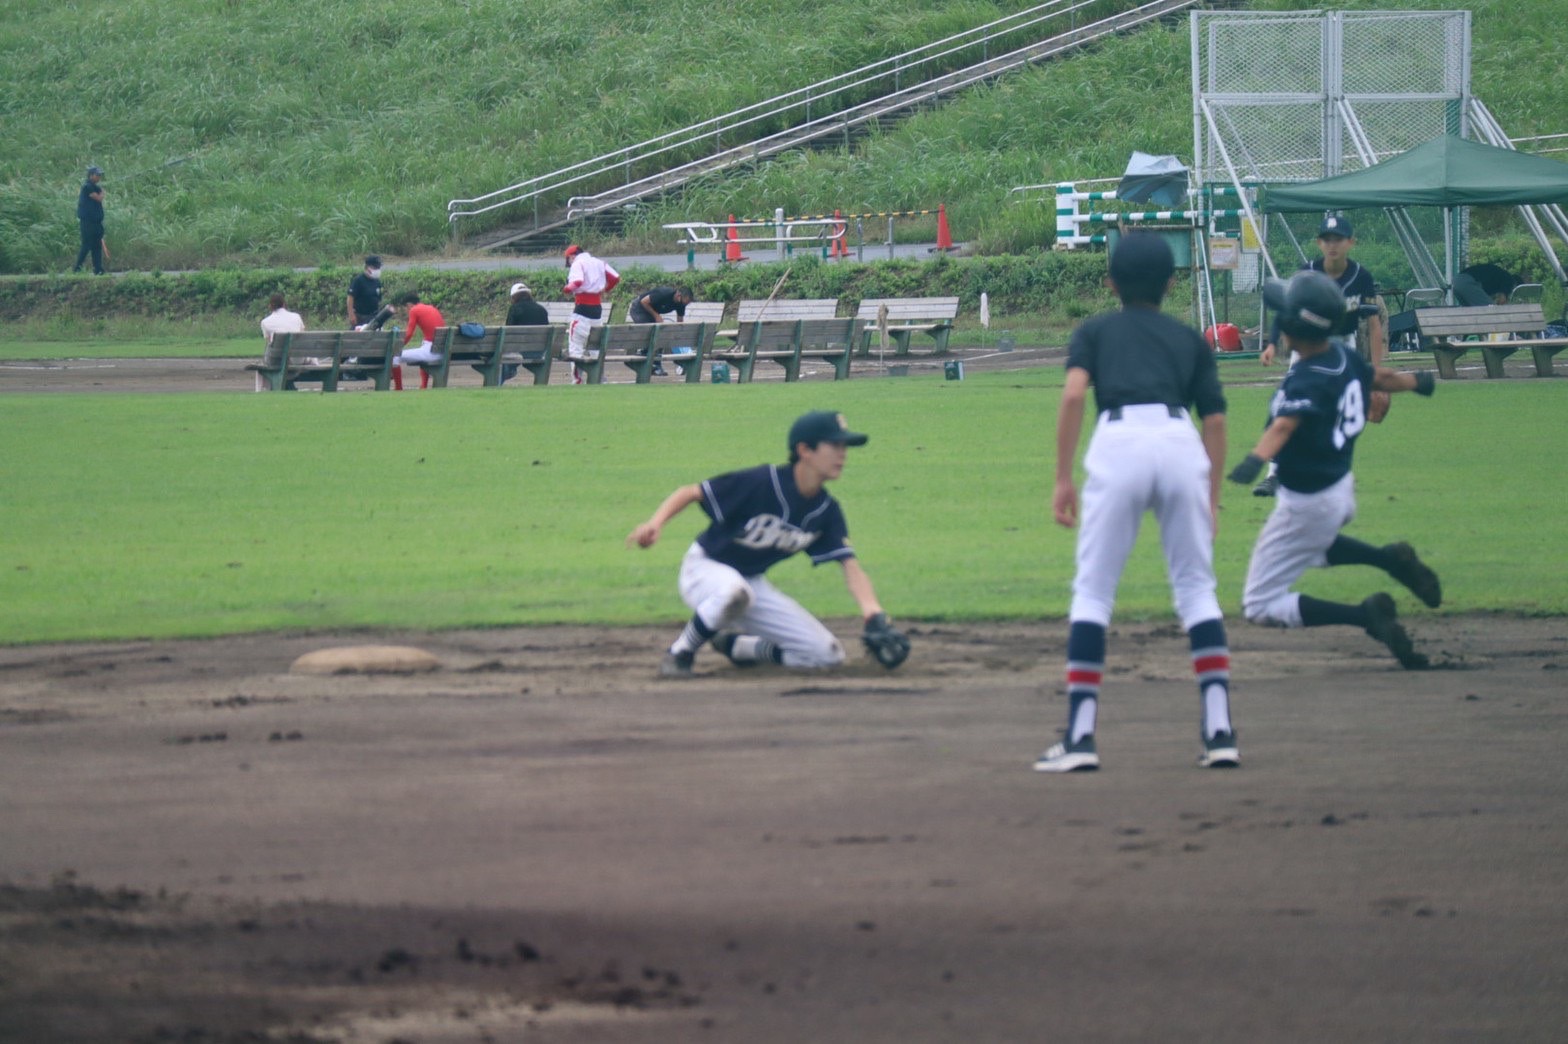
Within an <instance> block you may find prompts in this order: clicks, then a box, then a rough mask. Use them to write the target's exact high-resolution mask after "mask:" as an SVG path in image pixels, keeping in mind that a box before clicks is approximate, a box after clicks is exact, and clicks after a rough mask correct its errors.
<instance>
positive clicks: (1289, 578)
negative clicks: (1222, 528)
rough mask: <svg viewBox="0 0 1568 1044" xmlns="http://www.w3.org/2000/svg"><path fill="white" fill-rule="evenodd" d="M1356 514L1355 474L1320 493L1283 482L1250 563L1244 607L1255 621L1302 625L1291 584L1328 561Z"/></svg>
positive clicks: (1242, 608)
mask: <svg viewBox="0 0 1568 1044" xmlns="http://www.w3.org/2000/svg"><path fill="white" fill-rule="evenodd" d="M1355 517H1356V479H1355V476H1354V475H1353V474H1348V473H1347V474H1346V475H1345V477H1344V478H1342V479H1340V480H1339V481H1338V482H1336V483H1334V484H1333V485H1332V486H1330V487H1328V488H1327V489H1324V490H1319V491H1318V492H1316V493H1295V492H1292V491H1291V490H1288V489H1286V488H1285V487H1284V486H1281V487H1280V489H1279V492H1278V493H1277V494H1275V498H1274V510H1273V511H1271V512H1270V513H1269V518H1268V521H1267V522H1265V523H1263V531H1262V532H1260V533H1259V534H1258V542H1257V544H1256V545H1255V546H1254V547H1253V549H1252V562H1251V563H1250V564H1249V565H1248V566H1247V586H1246V587H1245V588H1243V590H1242V594H1241V611H1242V612H1243V613H1244V614H1245V615H1246V617H1247V619H1248V620H1249V621H1250V622H1252V623H1255V624H1263V625H1265V626H1270V627H1300V626H1301V596H1300V595H1299V594H1297V593H1295V592H1294V591H1292V590H1291V586H1292V585H1294V584H1295V582H1296V581H1297V580H1299V579H1301V575H1302V574H1303V573H1305V572H1306V571H1307V570H1308V569H1321V568H1322V567H1324V566H1326V565H1328V548H1329V545H1330V544H1332V543H1333V542H1334V538H1335V537H1337V536H1339V531H1340V530H1341V529H1344V528H1345V526H1347V525H1349V524H1350V520H1351V519H1353V518H1355Z"/></svg>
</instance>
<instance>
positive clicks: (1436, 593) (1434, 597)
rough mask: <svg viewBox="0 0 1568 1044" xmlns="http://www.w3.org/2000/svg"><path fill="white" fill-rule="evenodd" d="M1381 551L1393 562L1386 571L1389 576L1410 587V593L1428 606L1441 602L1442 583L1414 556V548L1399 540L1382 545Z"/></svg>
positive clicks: (1431, 606) (1432, 606)
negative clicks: (1395, 542)
mask: <svg viewBox="0 0 1568 1044" xmlns="http://www.w3.org/2000/svg"><path fill="white" fill-rule="evenodd" d="M1383 553H1384V554H1385V555H1387V556H1388V557H1389V558H1391V559H1392V560H1393V562H1394V564H1393V567H1392V568H1390V569H1389V571H1388V575H1389V576H1391V577H1393V578H1394V579H1395V580H1398V581H1399V582H1400V583H1402V584H1404V585H1405V586H1406V587H1408V588H1410V593H1411V594H1413V595H1415V596H1416V597H1417V598H1419V599H1421V601H1423V602H1425V603H1426V604H1427V605H1428V606H1429V607H1430V608H1433V609H1436V608H1437V607H1438V606H1440V605H1442V604H1443V583H1442V581H1440V580H1439V579H1438V578H1437V574H1436V573H1434V572H1432V570H1431V569H1430V568H1429V567H1428V566H1427V564H1426V563H1425V562H1423V561H1421V559H1419V558H1417V557H1416V549H1415V548H1413V547H1411V546H1410V545H1409V544H1407V543H1405V542H1403V541H1400V542H1399V543H1397V544H1389V545H1387V546H1386V547H1384V548H1383Z"/></svg>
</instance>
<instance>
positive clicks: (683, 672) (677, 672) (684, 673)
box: [659, 652, 696, 678]
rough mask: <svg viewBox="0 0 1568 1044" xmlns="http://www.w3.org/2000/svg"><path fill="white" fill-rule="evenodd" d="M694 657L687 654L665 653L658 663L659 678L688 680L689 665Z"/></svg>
mask: <svg viewBox="0 0 1568 1044" xmlns="http://www.w3.org/2000/svg"><path fill="white" fill-rule="evenodd" d="M695 659H696V656H695V655H694V654H692V653H689V652H683V653H678V652H667V653H665V654H664V659H663V660H661V661H660V662H659V677H661V678H690V677H691V665H692V661H693V660H695Z"/></svg>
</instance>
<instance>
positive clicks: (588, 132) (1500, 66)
mask: <svg viewBox="0 0 1568 1044" xmlns="http://www.w3.org/2000/svg"><path fill="white" fill-rule="evenodd" d="M1028 6H1030V5H1029V4H1028V3H1026V2H1013V3H985V2H965V3H950V2H947V0H812V2H811V3H809V4H805V5H802V4H799V3H796V2H789V3H785V2H779V0H770V2H758V3H747V4H740V5H722V4H711V3H702V2H699V0H661V2H660V3H658V4H651V3H649V4H642V3H620V2H613V0H535V2H532V3H526V4H519V3H515V2H512V0H466V2H464V3H462V4H429V3H423V2H420V0H378V2H376V3H374V4H366V3H362V2H359V0H313V2H309V3H306V2H302V0H278V2H276V3H272V4H268V5H265V6H256V5H244V4H232V3H231V4H223V5H214V4H210V3H206V2H201V0H162V2H160V3H147V2H138V0H131V2H124V0H118V2H108V0H85V2H82V3H75V4H59V3H53V2H46V0H12V2H10V3H8V4H6V5H5V6H4V7H3V8H0V113H3V115H4V119H0V185H3V186H4V189H5V190H4V191H3V192H0V272H41V271H60V270H62V269H63V268H65V267H66V266H67V265H68V264H69V263H70V260H71V258H72V257H73V256H74V252H75V243H76V225H75V219H74V202H75V193H76V188H77V186H78V184H79V183H80V177H81V172H82V170H83V168H84V167H85V166H86V165H87V164H88V163H90V162H91V163H98V164H101V165H103V166H104V167H106V168H107V170H108V178H107V181H106V183H105V187H106V189H107V190H108V204H109V225H108V228H109V237H110V241H111V245H112V247H113V249H114V251H115V255H114V265H115V266H116V267H120V268H128V269H137V270H154V269H165V270H174V269H185V268H195V267H205V266H212V265H216V264H223V263H243V264H324V263H338V264H346V263H351V262H353V261H354V260H355V258H356V257H357V256H362V255H363V254H364V253H365V252H366V251H367V250H376V251H380V252H383V253H386V254H392V255H403V256H427V255H429V254H432V253H438V252H441V251H443V250H444V249H445V248H446V244H447V225H446V220H445V218H446V211H445V205H446V201H447V200H449V199H452V198H455V197H465V196H472V195H477V194H479V193H483V192H488V191H491V190H493V189H498V188H500V187H502V186H504V185H508V184H512V183H514V182H517V181H521V180H524V179H526V178H528V177H532V176H535V175H539V174H543V173H545V172H548V171H551V170H555V169H558V168H560V167H564V166H566V165H568V164H571V163H576V162H579V161H582V160H585V159H587V158H589V157H592V156H595V155H598V154H601V153H603V152H606V151H609V150H612V149H615V148H619V147H622V146H627V145H630V144H633V143H635V142H638V141H642V140H644V139H648V138H651V137H654V136H656V135H660V134H664V133H667V132H670V131H672V130H674V129H677V128H679V127H682V126H685V125H687V124H690V123H692V122H695V121H699V120H702V119H706V118H709V117H713V116H717V115H720V114H723V113H726V112H728V111H731V110H733V109H735V108H737V107H739V106H742V105H746V104H749V103H752V102H754V101H757V100H759V99H762V98H765V97H768V96H771V95H774V94H777V93H779V92H782V91H785V90H791V89H795V88H799V87H802V86H805V85H807V84H810V83H813V82H816V81H819V80H821V79H824V78H826V77H829V76H833V75H836V74H839V73H843V72H846V71H848V70H850V69H853V68H855V67H857V66H860V65H863V64H865V63H867V62H870V61H873V60H877V59H881V58H885V57H889V56H892V55H895V54H898V53H901V52H903V51H906V50H908V49H909V48H911V47H915V46H919V45H922V44H926V43H928V42H930V41H933V40H936V39H939V38H942V37H945V36H948V35H950V34H952V33H955V32H959V31H961V30H963V29H966V28H969V27H973V26H976V25H980V24H983V23H985V22H988V21H990V20H993V19H995V18H997V17H998V16H1000V15H1001V14H1003V13H1006V12H1010V11H1016V10H1021V9H1024V8H1026V7H1028ZM1129 6H1132V0H1125V2H1124V0H1114V2H1113V0H1103V2H1099V3H1094V4H1090V5H1088V7H1086V8H1084V9H1082V10H1081V11H1080V14H1079V19H1080V21H1087V20H1090V19H1092V18H1095V17H1098V16H1101V15H1103V14H1105V13H1108V12H1109V11H1110V10H1112V9H1117V8H1125V7H1129ZM1250 6H1251V7H1253V8H1256V9H1270V10H1273V9H1321V8H1323V7H1325V6H1328V7H1340V6H1343V7H1350V8H1356V7H1362V6H1365V5H1364V4H1359V3H1356V2H1354V0H1347V2H1346V3H1343V4H1339V3H1330V4H1326V5H1325V4H1323V3H1321V2H1318V0H1262V2H1258V3H1254V4H1251V5H1250ZM1451 6H1452V5H1451V4H1449V3H1446V2H1444V0H1386V2H1384V3H1382V4H1380V5H1379V7H1380V8H1382V9H1409V8H1417V9H1430V8H1448V7H1451ZM1470 8H1471V10H1472V11H1473V12H1474V23H1473V24H1474V35H1475V54H1474V62H1473V66H1474V85H1475V91H1476V94H1477V95H1478V96H1479V97H1481V98H1483V99H1484V100H1485V101H1486V102H1487V103H1488V104H1489V105H1490V106H1491V108H1492V109H1493V111H1494V112H1495V113H1496V114H1497V115H1498V117H1499V119H1501V120H1502V122H1503V124H1504V126H1505V127H1506V128H1507V129H1508V130H1509V132H1510V133H1512V134H1516V135H1524V134H1541V133H1550V132H1554V131H1561V130H1562V129H1563V128H1562V126H1561V108H1560V100H1561V98H1563V97H1564V96H1565V95H1568V64H1565V63H1563V62H1561V61H1559V60H1558V58H1557V56H1556V46H1557V45H1556V41H1557V40H1558V38H1559V36H1560V32H1559V30H1560V20H1561V19H1560V9H1559V8H1560V5H1559V4H1558V3H1556V2H1555V0H1508V2H1507V3H1504V2H1503V0H1475V2H1474V3H1472V4H1471V5H1470ZM1188 46H1189V36H1188V31H1187V28H1186V26H1185V24H1175V25H1172V26H1168V27H1155V28H1149V29H1144V30H1140V31H1138V32H1136V33H1132V34H1129V35H1128V36H1126V37H1124V38H1122V39H1118V40H1114V41H1109V42H1107V43H1105V44H1104V45H1102V46H1100V47H1098V48H1097V49H1096V50H1095V51H1094V52H1093V53H1090V54H1086V55H1082V56H1079V57H1072V58H1067V59H1065V60H1061V61H1056V62H1052V63H1050V64H1048V65H1046V66H1042V67H1039V68H1035V69H1031V70H1028V71H1025V72H1022V73H1019V74H1017V75H1014V76H1010V77H1008V78H1006V79H1005V80H1003V81H1002V82H1000V83H998V84H996V85H993V86H989V87H983V88H977V89H975V90H973V91H971V92H968V93H966V94H965V95H964V96H963V97H962V98H960V99H958V100H956V101H954V102H952V103H951V104H949V105H946V106H944V107H943V108H941V109H938V110H936V111H933V112H930V113H925V114H922V115H919V116H916V117H914V118H912V119H910V120H909V121H907V122H906V123H904V124H903V125H901V126H899V127H898V128H896V129H894V130H891V131H889V132H887V133H883V134H878V135H875V136H872V137H870V138H868V139H866V140H864V141H863V142H862V143H861V144H859V145H858V146H857V147H856V148H855V149H854V150H853V151H852V152H838V153H832V152H829V153H796V154H792V155H791V156H789V157H787V158H785V159H784V160H782V161H780V162H776V163H772V164H766V165H763V166H761V167H760V168H759V169H758V171H757V172H756V173H755V174H751V175H745V174H737V175H727V176H724V177H720V178H715V179H713V180H712V181H711V182H710V183H705V184H703V185H701V186H697V187H694V188H693V189H692V190H691V191H689V192H688V193H686V194H685V195H683V196H682V197H680V198H678V199H676V200H673V201H670V202H667V203H656V204H653V205H650V206H649V207H647V208H646V209H645V210H643V211H641V212H640V214H639V215H638V216H637V217H636V219H635V220H634V222H633V224H632V226H631V231H632V233H633V234H634V235H637V236H639V237H640V239H641V240H642V241H643V242H645V243H658V244H661V245H663V246H668V245H669V244H668V239H669V236H668V233H664V232H662V231H661V230H660V229H659V226H660V225H661V224H662V223H665V222H670V221H680V220H716V219H720V218H723V217H724V216H725V215H726V214H730V213H735V214H740V215H749V216H760V215H764V214H771V213H772V212H773V210H774V208H775V207H783V208H784V209H785V211H786V212H787V213H797V214H798V213H827V212H831V211H832V210H834V209H835V208H839V209H842V210H843V211H844V212H845V213H867V212H877V211H893V210H909V209H922V208H927V207H933V206H935V205H936V204H937V203H939V202H945V203H946V204H947V207H948V212H949V217H950V220H951V223H952V230H953V233H954V235H955V236H956V237H957V238H959V239H960V240H961V241H965V242H971V243H975V244H977V245H978V246H979V247H980V248H981V249H982V250H984V251H987V252H1017V251H1021V250H1025V249H1030V248H1034V247H1038V246H1041V245H1044V244H1047V243H1049V242H1050V241H1051V240H1052V239H1053V224H1052V214H1051V209H1052V208H1051V207H1050V206H1049V205H1044V206H1042V205H1038V204H1033V205H1027V206H1018V205H1014V204H1013V203H1012V202H1010V199H1009V196H1008V190H1009V189H1011V188H1012V187H1014V186H1017V185H1027V184H1037V183H1043V182H1051V181H1056V180H1081V179H1085V178H1093V177H1110V176H1115V175H1116V174H1118V173H1119V172H1120V171H1121V170H1122V169H1123V167H1124V165H1125V163H1126V160H1127V157H1128V154H1129V152H1130V151H1131V150H1133V149H1141V150H1143V151H1145V152H1153V153H1175V154H1177V155H1181V156H1186V157H1188V158H1189V159H1190V158H1191V156H1190V152H1191V148H1192V138H1191V135H1192V130H1191V127H1192V121H1191V112H1190V110H1191V102H1190V93H1191V85H1190V83H1189V82H1188V78H1189V60H1188ZM1388 60H1389V61H1390V62H1391V63H1398V62H1399V61H1401V60H1402V56H1401V55H1397V54H1395V55H1390V56H1388ZM724 144H727V145H728V144H735V142H725V143H724ZM643 173H651V171H648V172H643ZM570 191H580V190H579V189H573V190H570ZM495 217H496V220H498V221H502V222H504V221H505V220H506V215H505V213H504V212H502V213H500V214H497V215H495ZM873 224H874V222H873ZM878 231H879V230H878ZM905 234H908V235H909V236H911V237H912V239H913V240H920V239H923V240H925V241H929V240H930V238H931V234H932V229H931V227H930V226H929V223H928V225H927V226H925V227H918V226H915V225H910V226H909V227H908V228H907V229H903V230H901V231H900V235H905ZM1373 260H1374V262H1375V263H1374V264H1373V269H1374V271H1377V272H1378V273H1379V274H1380V275H1382V276H1383V278H1384V279H1385V280H1386V281H1387V282H1389V283H1390V284H1391V285H1404V284H1403V282H1402V280H1401V278H1400V274H1399V273H1398V272H1397V271H1396V270H1395V269H1394V267H1393V265H1392V262H1390V263H1387V264H1385V263H1383V262H1382V261H1381V259H1378V258H1374V259H1373Z"/></svg>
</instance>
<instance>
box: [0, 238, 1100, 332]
mask: <svg viewBox="0 0 1568 1044" xmlns="http://www.w3.org/2000/svg"><path fill="white" fill-rule="evenodd" d="M786 270H787V271H788V273H789V278H788V279H787V280H786V281H785V283H784V285H783V286H782V287H781V288H780V290H779V295H780V296H781V297H788V298H812V297H834V298H837V299H839V300H840V301H841V302H843V303H844V305H845V306H846V307H853V306H855V305H856V304H858V302H859V301H860V300H861V299H862V298H867V297H952V296H957V297H958V298H959V299H960V308H961V310H962V312H963V313H964V314H966V315H974V314H975V313H976V311H977V310H978V309H979V306H980V294H981V293H982V292H985V293H987V294H989V295H990V302H991V308H992V310H993V312H994V313H995V314H997V315H1007V314H1019V313H1024V312H1044V311H1055V312H1058V313H1060V314H1064V315H1066V316H1067V317H1069V318H1071V317H1076V316H1081V315H1087V314H1091V313H1092V312H1094V311H1097V310H1099V309H1101V308H1103V307H1105V306H1106V305H1107V304H1108V303H1109V300H1110V298H1109V297H1108V296H1107V293H1106V291H1105V289H1104V287H1103V285H1102V279H1103V277H1104V275H1105V258H1104V255H1103V254H1066V253H1046V252H1039V253H1034V254H1029V255H1025V256H1021V257H986V258H949V257H937V258H935V259H933V260H930V261H880V262H875V263H869V264H848V263H824V262H823V261H822V260H821V259H820V258H818V257H817V256H816V255H806V256H800V257H797V258H795V259H794V260H792V261H789V262H785V263H773V264H757V265H747V266H744V267H738V268H727V269H723V270H720V271H693V272H665V271H662V270H660V269H657V268H652V267H643V266H633V267H630V268H628V269H626V270H625V271H623V272H622V277H623V279H624V280H625V285H626V286H627V287H628V288H630V289H636V288H641V287H648V286H655V285H659V284H669V283H682V284H685V285H688V286H690V287H691V288H692V290H693V292H694V293H695V295H696V297H697V299H698V300H702V301H736V300H740V299H742V298H762V297H767V296H768V295H769V294H770V293H772V292H773V288H774V287H775V285H777V284H778V281H779V278H780V276H782V275H783V274H784V273H785V271H786ZM356 271H357V270H354V269H347V268H322V269H314V270H311V271H295V270H292V269H213V270H209V271H202V272H192V273H182V274H164V273H156V272H155V273H151V274H141V273H132V274H128V275H125V276H121V277H117V278H96V277H92V276H79V275H42V276H16V277H6V278H3V279H0V320H3V321H5V322H8V323H11V322H18V321H24V320H45V321H47V320H55V319H62V318H74V319H113V318H124V319H135V318H144V317H153V316H155V317H158V318H161V319H166V320H187V319H200V318H213V317H245V318H255V317H257V316H259V315H261V314H264V312H265V310H266V306H267V299H268V297H269V296H271V295H272V294H273V293H275V292H278V291H282V292H283V293H284V294H285V295H286V296H287V297H288V300H289V306H290V307H291V308H293V309H294V310H296V311H298V312H301V313H303V314H305V315H306V316H308V317H311V319H312V321H319V318H318V317H323V316H335V315H342V314H344V311H345V307H344V304H345V299H346V298H347V296H348V294H347V291H348V284H349V280H350V279H352V278H353V276H354V275H355V272H356ZM519 278H522V279H523V280H525V281H526V282H528V283H529V284H531V285H532V286H533V287H534V290H535V295H536V296H537V297H538V298H539V299H540V300H552V299H555V292H556V290H557V289H558V288H559V286H560V284H561V282H563V281H564V278H565V272H564V270H563V269H562V268H559V267H550V268H540V269H534V270H518V269H510V270H506V271H473V270H450V269H420V268H415V269H399V270H390V271H388V272H387V273H386V274H385V275H384V276H383V277H382V284H383V286H384V288H385V293H386V297H387V299H388V300H391V299H393V298H395V297H396V296H397V295H399V294H402V293H404V292H406V291H409V290H417V291H418V292H419V293H420V295H421V296H422V297H423V298H424V299H425V300H428V301H430V302H432V303H434V304H435V305H436V306H437V307H439V308H440V309H441V311H442V313H443V314H444V315H445V316H446V317H447V318H448V319H451V320H453V321H464V320H470V319H471V320H474V321H479V322H484V321H492V322H493V321H496V320H497V319H498V318H499V317H500V316H501V315H503V314H504V313H505V310H506V300H507V290H508V289H509V288H510V287H511V284H512V283H513V282H515V281H516V280H517V279H519ZM616 296H617V299H625V296H626V295H625V294H617V295H616Z"/></svg>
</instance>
